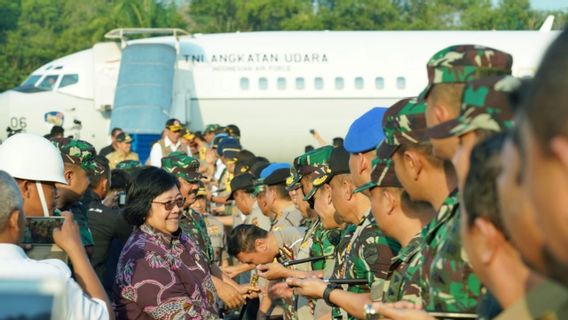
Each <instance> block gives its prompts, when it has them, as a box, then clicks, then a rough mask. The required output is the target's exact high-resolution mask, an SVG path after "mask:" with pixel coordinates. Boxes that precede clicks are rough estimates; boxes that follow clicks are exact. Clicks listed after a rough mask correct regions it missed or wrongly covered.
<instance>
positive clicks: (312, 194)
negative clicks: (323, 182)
mask: <svg viewBox="0 0 568 320" xmlns="http://www.w3.org/2000/svg"><path fill="white" fill-rule="evenodd" d="M318 189H319V187H316V186H314V187H313V188H312V190H310V192H308V194H307V195H306V196H304V201H308V200H310V199H311V198H313V196H314V195H315V194H316V192H317V191H318Z"/></svg>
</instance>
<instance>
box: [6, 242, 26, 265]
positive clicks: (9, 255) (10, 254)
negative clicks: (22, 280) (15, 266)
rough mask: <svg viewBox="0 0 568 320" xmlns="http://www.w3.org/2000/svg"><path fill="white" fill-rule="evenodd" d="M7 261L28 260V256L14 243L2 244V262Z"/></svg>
mask: <svg viewBox="0 0 568 320" xmlns="http://www.w3.org/2000/svg"><path fill="white" fill-rule="evenodd" d="M5 259H12V260H14V259H28V256H27V255H26V253H25V252H24V249H22V248H21V247H20V246H18V245H15V244H12V243H0V261H4V260H5Z"/></svg>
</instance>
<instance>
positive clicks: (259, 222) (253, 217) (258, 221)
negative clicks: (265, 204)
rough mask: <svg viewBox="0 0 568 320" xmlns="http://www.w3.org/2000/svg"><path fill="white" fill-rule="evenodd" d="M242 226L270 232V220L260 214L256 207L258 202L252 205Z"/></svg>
mask: <svg viewBox="0 0 568 320" xmlns="http://www.w3.org/2000/svg"><path fill="white" fill-rule="evenodd" d="M243 224H253V225H255V226H257V227H259V228H261V229H263V230H266V231H270V218H268V217H267V216H265V215H264V214H263V213H262V211H261V210H260V208H259V207H258V202H255V203H254V205H253V206H252V210H251V213H250V214H249V215H248V216H246V218H245V221H244V222H243Z"/></svg>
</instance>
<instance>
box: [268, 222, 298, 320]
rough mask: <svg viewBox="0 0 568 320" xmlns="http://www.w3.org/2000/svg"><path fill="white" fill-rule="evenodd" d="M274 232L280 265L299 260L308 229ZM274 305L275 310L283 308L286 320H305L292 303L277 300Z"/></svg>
mask: <svg viewBox="0 0 568 320" xmlns="http://www.w3.org/2000/svg"><path fill="white" fill-rule="evenodd" d="M272 231H273V232H274V235H275V237H276V242H277V244H278V257H277V258H276V260H277V261H278V262H279V263H284V262H286V261H290V260H295V259H297V255H298V251H299V249H300V245H301V242H302V239H303V237H304V233H305V232H306V229H305V228H294V227H287V228H280V229H278V230H272ZM273 305H274V307H275V308H278V307H281V308H282V310H283V316H284V320H296V319H303V318H300V317H299V316H298V314H297V313H296V311H295V308H294V307H293V305H292V301H289V300H288V301H286V300H276V301H273ZM277 311H278V310H277Z"/></svg>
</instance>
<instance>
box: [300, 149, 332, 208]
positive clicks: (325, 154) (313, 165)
mask: <svg viewBox="0 0 568 320" xmlns="http://www.w3.org/2000/svg"><path fill="white" fill-rule="evenodd" d="M333 150H334V148H333V147H332V146H324V147H321V148H317V149H314V150H312V151H310V152H308V153H306V154H305V155H306V165H305V166H304V167H302V168H301V171H300V175H301V176H300V180H301V179H302V177H303V176H304V175H308V174H311V173H315V174H316V176H318V175H320V176H323V175H326V174H328V173H329V172H331V169H330V168H329V160H330V159H331V154H332V152H333ZM298 181H299V180H298ZM321 185H323V183H322V184H321ZM321 185H320V186H321ZM317 189H318V188H317V187H315V186H313V187H312V189H311V190H310V191H308V193H307V194H306V196H305V197H304V200H306V201H307V200H310V199H311V198H312V197H313V196H314V194H315V193H316V191H317Z"/></svg>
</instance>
